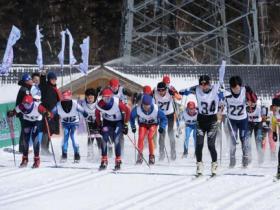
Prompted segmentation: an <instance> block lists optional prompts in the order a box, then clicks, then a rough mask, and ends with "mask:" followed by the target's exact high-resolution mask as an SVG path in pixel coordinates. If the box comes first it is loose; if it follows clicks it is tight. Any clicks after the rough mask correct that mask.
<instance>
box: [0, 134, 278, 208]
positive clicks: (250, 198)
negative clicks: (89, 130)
mask: <svg viewBox="0 0 280 210" xmlns="http://www.w3.org/2000/svg"><path fill="white" fill-rule="evenodd" d="M129 136H130V137H132V136H133V135H132V134H129ZM125 140H126V142H125V154H124V157H123V168H122V170H121V171H120V172H119V173H117V174H114V173H112V170H111V169H112V168H113V167H114V159H113V158H110V163H109V167H108V169H107V170H106V171H104V172H99V171H98V166H99V161H100V160H99V154H98V151H97V149H96V148H95V157H94V159H93V160H90V161H88V160H87V157H86V154H87V146H86V142H87V141H86V136H85V135H83V134H79V136H78V141H79V143H80V148H81V155H82V159H81V162H80V163H79V164H74V163H72V161H73V156H72V154H73V152H72V149H71V145H69V156H70V157H69V159H68V162H67V163H65V164H64V165H63V166H64V168H54V167H53V166H54V163H53V160H52V157H46V156H42V165H41V168H39V169H31V168H29V167H28V168H26V169H19V168H16V167H14V166H13V158H12V154H10V153H7V152H4V151H3V150H0V178H1V179H0V186H1V187H0V209H1V210H2V209H3V210H9V209H11V210H12V209H13V210H14V209H21V210H25V209H26V210H32V209H41V210H43V209H46V210H47V209H52V210H54V209H67V210H72V209H73V210H77V209H89V210H92V209H279V202H280V194H279V190H280V183H273V182H272V179H273V176H274V175H275V172H276V162H275V161H273V162H271V161H270V159H269V158H268V156H269V155H268V151H267V158H266V162H265V163H264V165H262V166H258V165H257V163H256V161H254V162H253V164H252V165H251V166H250V168H248V169H242V168H241V166H240V165H239V164H238V165H237V167H236V168H234V169H228V168H227V166H228V153H227V151H228V148H227V146H226V145H227V142H226V141H227V140H226V139H225V138H224V141H223V143H224V144H223V156H222V165H221V166H220V168H219V176H217V177H216V178H214V179H210V180H208V177H209V176H208V175H209V174H210V159H209V153H208V151H207V148H206V147H205V148H204V162H205V177H203V178H201V179H197V180H193V179H194V178H193V175H194V173H195V169H196V168H195V159H194V156H193V154H194V149H193V144H192V141H191V145H190V155H189V157H188V159H182V158H181V155H182V152H183V136H181V137H180V138H179V139H177V155H178V158H177V160H176V161H174V162H171V163H168V162H167V160H165V161H163V162H158V161H156V165H155V166H152V167H151V169H149V168H148V167H147V166H146V165H145V164H143V165H141V166H136V165H134V161H135V160H134V155H135V151H134V148H133V147H132V144H131V143H130V141H129V140H128V138H127V137H126V138H125ZM53 142H54V148H55V154H56V158H57V159H59V156H60V145H61V138H59V137H56V138H54V139H53ZM252 143H254V142H252ZM218 145H219V143H218ZM238 146H239V147H238V155H237V157H238V163H240V162H241V160H240V157H241V155H240V145H238ZM217 149H218V150H219V147H217ZM167 150H168V151H169V144H168V143H167ZM144 153H145V157H146V158H148V150H147V148H146V149H145V152H144ZM254 154H255V153H254ZM156 156H157V157H158V153H157V152H156ZM254 157H255V158H254V159H256V156H254ZM16 158H17V164H19V162H20V156H19V155H17V156H16ZM31 164H32V154H31V155H30V164H29V165H30V166H31ZM59 165H62V164H61V163H59Z"/></svg>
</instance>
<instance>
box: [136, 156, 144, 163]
mask: <svg viewBox="0 0 280 210" xmlns="http://www.w3.org/2000/svg"><path fill="white" fill-rule="evenodd" d="M142 163H143V155H142V154H139V155H138V158H137V160H136V165H141V164H142Z"/></svg>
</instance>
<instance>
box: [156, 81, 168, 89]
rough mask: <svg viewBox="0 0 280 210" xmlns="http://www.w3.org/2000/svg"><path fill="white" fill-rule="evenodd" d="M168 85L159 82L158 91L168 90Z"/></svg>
mask: <svg viewBox="0 0 280 210" xmlns="http://www.w3.org/2000/svg"><path fill="white" fill-rule="evenodd" d="M166 88H167V87H166V84H165V83H164V82H159V83H158V84H157V90H166Z"/></svg>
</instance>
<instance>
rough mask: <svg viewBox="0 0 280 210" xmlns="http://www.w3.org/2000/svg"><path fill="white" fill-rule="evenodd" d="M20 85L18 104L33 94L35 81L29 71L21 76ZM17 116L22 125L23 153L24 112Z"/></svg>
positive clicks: (20, 150)
mask: <svg viewBox="0 0 280 210" xmlns="http://www.w3.org/2000/svg"><path fill="white" fill-rule="evenodd" d="M18 85H19V86H20V89H19V91H18V94H17V98H16V106H18V105H19V104H21V103H22V100H23V98H24V97H25V96H26V95H30V94H31V93H30V91H31V88H32V86H33V81H32V78H31V76H30V75H29V74H28V73H24V74H23V75H22V77H21V80H20V81H19V82H18ZM17 117H18V118H19V121H20V127H21V131H20V137H19V152H20V153H22V152H23V150H24V142H25V140H24V132H23V118H22V117H23V116H22V113H21V112H19V113H17Z"/></svg>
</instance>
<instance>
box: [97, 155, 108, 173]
mask: <svg viewBox="0 0 280 210" xmlns="http://www.w3.org/2000/svg"><path fill="white" fill-rule="evenodd" d="M107 165H108V158H107V156H103V157H102V159H101V164H100V166H99V171H102V170H105V169H106V168H107Z"/></svg>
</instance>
